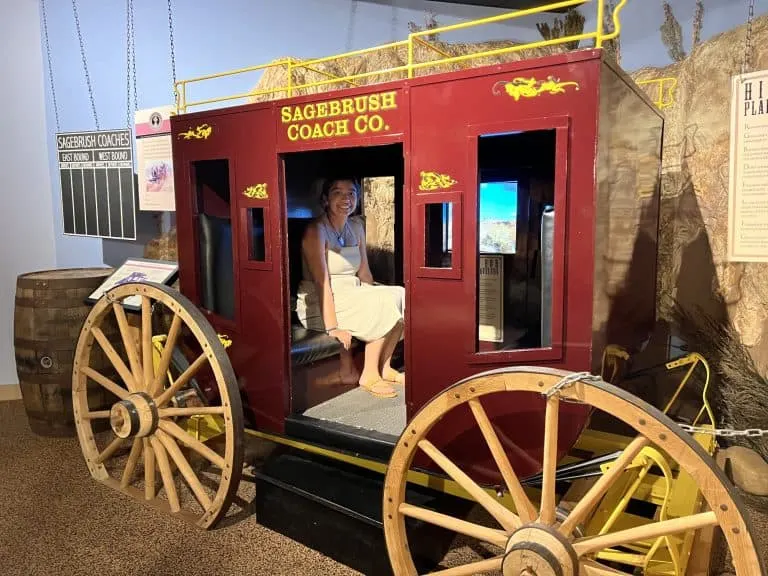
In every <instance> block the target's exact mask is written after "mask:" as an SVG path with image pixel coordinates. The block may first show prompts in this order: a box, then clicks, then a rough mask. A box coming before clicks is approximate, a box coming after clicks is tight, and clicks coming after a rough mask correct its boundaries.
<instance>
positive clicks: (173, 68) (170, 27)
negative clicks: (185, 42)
mask: <svg viewBox="0 0 768 576" xmlns="http://www.w3.org/2000/svg"><path fill="white" fill-rule="evenodd" d="M168 34H169V37H170V40H171V74H172V75H173V99H174V101H175V102H176V104H177V105H178V103H179V101H178V95H177V94H176V52H175V48H174V45H173V8H172V7H171V0H168Z"/></svg>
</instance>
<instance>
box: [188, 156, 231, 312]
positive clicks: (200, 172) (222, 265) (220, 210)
mask: <svg viewBox="0 0 768 576" xmlns="http://www.w3.org/2000/svg"><path fill="white" fill-rule="evenodd" d="M190 172H191V173H190V177H191V179H192V189H193V190H194V194H195V196H194V199H193V202H194V203H193V210H194V219H195V225H196V227H197V238H198V246H197V249H198V254H199V270H198V273H199V274H198V290H199V293H200V304H201V306H202V307H203V308H204V309H205V310H207V311H208V312H210V313H212V314H214V315H216V316H219V317H220V318H223V319H225V320H227V321H230V322H232V321H234V319H235V293H236V291H235V274H234V270H235V264H234V252H233V237H232V211H231V200H230V180H231V177H232V175H231V169H230V166H229V161H228V160H227V159H224V158H220V159H211V160H197V161H193V162H192V163H191V167H190Z"/></svg>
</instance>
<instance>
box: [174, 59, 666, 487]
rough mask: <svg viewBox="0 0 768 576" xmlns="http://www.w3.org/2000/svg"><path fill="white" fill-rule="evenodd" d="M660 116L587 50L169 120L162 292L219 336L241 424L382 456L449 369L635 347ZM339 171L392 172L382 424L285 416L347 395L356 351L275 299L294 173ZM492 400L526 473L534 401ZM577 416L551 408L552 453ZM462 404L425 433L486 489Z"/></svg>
mask: <svg viewBox="0 0 768 576" xmlns="http://www.w3.org/2000/svg"><path fill="white" fill-rule="evenodd" d="M662 126H663V120H662V117H661V115H660V114H659V112H658V111H657V110H656V108H655V107H654V106H653V105H652V104H651V103H650V101H649V100H648V98H647V97H646V96H645V95H644V93H643V92H642V91H640V90H639V89H638V88H637V86H636V85H635V84H634V83H633V82H632V81H631V80H630V79H629V78H628V77H627V76H626V75H625V74H624V73H622V72H621V71H620V70H619V69H618V68H617V67H615V66H614V65H612V64H611V63H609V62H608V61H606V60H605V59H604V58H603V55H602V52H601V51H599V50H587V51H580V52H574V53H569V54H564V55H558V56H552V57H546V58H540V59H536V60H528V61H520V62H513V63H508V64H503V65H498V66H493V67H486V68H479V69H467V70H462V71H459V72H452V73H445V74H434V75H430V76H424V77H417V78H412V79H409V80H404V81H398V82H391V83H385V84H377V85H372V86H366V87H362V88H355V89H345V90H340V91H335V92H329V93H322V94H312V95H308V96H300V97H294V98H286V99H280V100H275V101H269V102H263V103H254V104H248V105H244V106H237V107H231V108H227V109H223V110H215V111H206V112H195V113H188V114H181V115H178V116H175V117H174V118H173V120H172V130H173V148H174V166H175V185H176V210H177V234H178V245H179V256H178V261H179V267H180V289H181V292H182V293H183V294H185V295H186V296H187V297H189V298H190V299H191V300H192V302H194V303H195V304H196V305H197V306H199V307H200V309H201V310H203V311H204V313H205V315H206V317H207V318H208V320H209V321H210V322H211V323H212V325H213V326H214V327H215V328H216V329H217V331H219V332H220V333H224V334H226V335H227V336H228V337H229V338H231V340H232V345H231V347H230V349H229V353H230V358H231V361H232V364H233V367H234V369H235V372H236V373H237V377H238V383H239V386H240V389H241V392H242V394H243V399H244V407H245V411H246V420H248V422H249V426H251V427H254V428H255V429H257V430H262V431H267V432H271V433H275V434H280V435H289V436H291V437H298V438H302V439H304V440H307V441H310V442H316V443H319V444H322V445H328V446H332V447H337V448H342V449H344V448H346V449H354V450H356V451H359V452H361V453H364V454H368V455H370V456H373V457H381V458H384V459H386V458H387V457H388V453H389V451H391V447H392V446H393V445H394V442H395V441H396V440H397V436H398V435H399V434H400V432H401V431H402V429H403V428H404V427H405V423H406V422H407V421H409V420H410V419H411V418H412V417H413V416H414V414H416V413H417V412H418V411H419V410H420V409H421V408H422V407H423V406H424V405H425V404H426V403H427V402H428V401H429V400H430V399H431V398H432V397H433V396H435V395H436V394H438V393H440V392H441V391H443V390H444V389H445V388H447V387H448V386H449V385H451V384H452V383H454V382H456V381H457V380H459V379H462V378H466V377H468V376H470V375H473V374H476V373H479V372H483V371H487V370H492V369H495V368H499V367H504V366H516V365H538V366H545V367H552V368H560V369H566V370H572V371H591V372H593V373H600V370H601V364H602V363H603V360H604V358H603V355H604V351H605V348H606V345H609V344H610V345H613V346H618V347H621V348H622V349H623V350H625V351H627V352H628V353H630V354H632V353H633V352H634V351H637V350H639V349H640V347H641V346H642V345H643V343H644V342H645V341H646V340H647V338H648V337H649V334H650V331H651V329H652V326H653V323H654V312H655V278H656V245H657V226H658V211H659V185H658V183H659V169H660V154H661V140H662ZM339 169H342V170H346V172H347V173H351V174H353V175H354V176H356V177H357V178H360V179H364V178H368V177H391V178H393V180H394V197H393V199H392V204H393V210H392V214H393V222H392V224H391V225H392V228H393V230H392V234H393V237H394V247H393V250H392V254H391V259H392V260H393V261H394V268H393V269H394V273H393V274H391V277H389V278H386V279H385V280H383V281H385V282H388V283H398V284H401V285H403V286H405V290H406V312H405V316H406V317H405V338H404V342H403V350H402V360H403V364H404V367H405V371H406V374H407V379H408V380H407V381H408V384H407V386H406V388H405V398H404V402H403V403H402V406H401V407H396V408H395V409H394V410H400V413H397V412H393V411H390V412H389V415H390V418H393V419H395V420H397V421H399V424H395V425H396V426H399V428H398V429H397V430H393V428H392V426H393V424H392V423H391V422H390V423H389V424H388V425H387V426H384V428H386V429H385V430H382V429H381V428H382V427H381V426H379V429H377V426H376V423H372V424H371V425H370V426H368V428H366V426H367V424H366V422H365V421H364V420H363V419H361V420H360V422H361V423H360V424H358V425H357V426H355V427H351V426H348V425H345V424H343V423H338V422H334V421H333V420H332V419H318V418H313V417H312V416H311V415H309V416H308V415H307V414H312V408H314V407H315V406H317V405H319V404H321V403H323V402H329V401H332V400H333V399H334V398H338V397H341V396H343V395H344V394H346V393H349V392H350V391H351V390H352V389H353V388H354V387H355V383H354V382H343V381H342V380H343V378H342V377H341V376H340V374H343V373H344V370H345V368H347V365H346V364H345V363H347V364H349V363H351V365H353V366H354V365H357V366H358V367H359V365H360V361H361V354H362V346H359V345H358V346H356V347H355V349H354V351H353V352H354V353H353V354H351V355H349V354H346V353H342V352H343V351H342V349H341V346H340V344H339V343H338V342H337V341H336V340H335V339H333V338H331V337H329V336H326V335H325V334H323V333H312V332H308V331H306V330H304V329H303V328H302V327H301V325H299V324H298V322H297V320H296V318H295V316H294V315H293V312H292V309H293V306H294V305H295V304H294V303H295V296H296V286H297V284H298V281H299V279H300V278H299V275H300V273H301V252H300V242H301V234H302V232H303V229H304V227H305V226H306V223H307V222H308V221H309V219H310V218H311V217H312V216H314V215H316V214H317V213H318V212H317V211H318V204H317V196H316V189H313V188H312V186H313V183H314V182H315V181H316V179H317V178H321V177H323V176H324V175H327V174H329V173H331V172H335V171H338V170H339ZM489 183H492V184H494V185H496V189H495V190H491V191H490V192H488V190H489V186H488V184H489ZM501 190H503V191H501ZM486 194H487V195H488V201H486V198H485V197H484V196H485V195H486ZM504 194H506V195H507V197H508V199H507V200H506V202H507V203H506V204H504V202H505V200H504V199H503V198H502V196H503V195H504ZM510 198H511V200H510ZM360 204H361V210H362V213H363V215H364V216H365V209H366V198H365V195H363V198H361V201H360ZM502 204H503V205H502ZM505 219H506V220H505ZM374 277H377V271H376V270H374ZM400 393H401V395H402V391H401V392H400ZM377 402H381V400H377ZM350 406H353V408H352V409H354V404H350ZM492 412H493V413H492V417H493V419H494V421H495V422H496V423H498V425H499V426H501V427H503V429H504V430H505V431H506V433H507V434H508V442H510V446H514V447H515V451H514V452H513V454H512V458H513V464H515V465H516V466H518V467H519V470H520V471H521V473H522V474H523V475H529V474H534V473H536V472H538V470H539V468H540V461H541V442H540V437H539V435H538V434H531V433H530V431H531V430H534V429H538V428H539V427H540V426H541V424H542V419H543V415H544V411H543V403H542V401H540V399H536V398H530V397H526V396H522V397H520V398H514V399H511V400H510V399H506V400H501V401H499V403H496V404H494V405H493V407H492ZM588 416H589V414H588V411H587V410H585V408H584V407H582V406H578V405H568V406H563V408H562V410H561V418H562V422H561V428H560V434H561V437H560V446H561V448H562V451H563V453H564V452H565V451H567V450H568V448H569V447H570V446H572V445H573V444H574V442H575V441H576V439H577V437H578V435H579V434H580V433H581V432H582V430H583V429H584V427H585V425H586V423H587V421H588ZM465 417H470V416H469V415H468V414H465V415H461V416H452V417H450V418H447V419H446V420H445V421H443V422H441V423H440V424H439V425H438V426H437V428H436V429H435V430H434V431H433V434H434V435H435V438H437V439H438V440H439V446H441V447H442V448H444V449H445V450H446V452H447V453H449V454H451V455H452V457H454V458H456V460H457V461H459V462H461V463H462V464H463V465H466V466H468V467H469V470H471V471H472V473H473V475H476V476H477V477H479V478H482V479H483V480H485V481H489V482H491V481H493V482H496V481H498V478H494V477H491V476H489V475H488V473H487V472H486V471H487V470H489V469H491V468H492V461H491V460H490V455H489V456H488V457H487V458H486V456H484V455H483V456H480V455H479V454H482V452H480V453H478V451H477V450H476V449H475V443H476V441H477V438H475V437H474V436H472V435H469V434H465V432H466V430H467V429H468V428H469V427H470V426H469V422H468V421H467V420H466V418H465ZM424 465H425V466H428V464H427V463H426V462H425V463H424Z"/></svg>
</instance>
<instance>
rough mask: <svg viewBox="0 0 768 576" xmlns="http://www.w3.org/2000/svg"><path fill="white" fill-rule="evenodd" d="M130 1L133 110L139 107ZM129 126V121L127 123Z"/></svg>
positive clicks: (134, 38) (134, 33)
mask: <svg viewBox="0 0 768 576" xmlns="http://www.w3.org/2000/svg"><path fill="white" fill-rule="evenodd" d="M129 2H130V26H131V76H132V79H133V111H134V112H135V111H136V110H138V109H139V96H138V91H137V90H136V29H135V28H134V27H133V0H129ZM128 124H129V126H130V122H129V123H128Z"/></svg>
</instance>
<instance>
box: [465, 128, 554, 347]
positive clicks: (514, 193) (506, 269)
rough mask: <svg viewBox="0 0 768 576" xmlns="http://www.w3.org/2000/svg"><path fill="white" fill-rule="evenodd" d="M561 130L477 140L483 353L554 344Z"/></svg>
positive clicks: (478, 342) (479, 338)
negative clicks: (554, 256)
mask: <svg viewBox="0 0 768 576" xmlns="http://www.w3.org/2000/svg"><path fill="white" fill-rule="evenodd" d="M555 157H556V131H555V130H552V129H541V130H530V131H515V132H505V133H498V134H484V135H481V136H479V137H478V139H477V189H476V195H477V224H476V226H477V228H476V232H477V242H476V245H475V247H474V249H475V251H476V254H477V269H476V278H475V281H476V294H477V299H476V322H475V327H476V330H475V336H474V339H475V346H474V351H475V353H494V352H510V351H517V350H532V349H534V350H535V349H543V348H548V347H549V346H551V342H552V288H553V286H552V252H553V249H554V245H553V238H554V234H553V230H554V216H555V215H554V204H555V197H554V196H555Z"/></svg>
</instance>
